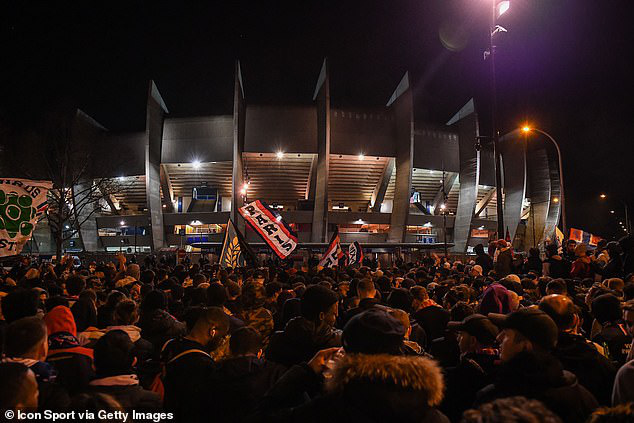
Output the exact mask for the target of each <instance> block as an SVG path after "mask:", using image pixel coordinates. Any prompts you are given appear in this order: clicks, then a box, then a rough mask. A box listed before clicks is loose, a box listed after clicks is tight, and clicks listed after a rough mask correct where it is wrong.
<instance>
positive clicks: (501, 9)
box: [497, 1, 511, 18]
mask: <svg viewBox="0 0 634 423" xmlns="http://www.w3.org/2000/svg"><path fill="white" fill-rule="evenodd" d="M510 7H511V2H510V1H501V2H500V3H498V5H497V9H498V13H497V15H498V18H499V17H500V16H502V15H503V14H505V13H506V12H508V10H509V8H510Z"/></svg>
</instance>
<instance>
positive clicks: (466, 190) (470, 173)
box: [447, 99, 480, 254]
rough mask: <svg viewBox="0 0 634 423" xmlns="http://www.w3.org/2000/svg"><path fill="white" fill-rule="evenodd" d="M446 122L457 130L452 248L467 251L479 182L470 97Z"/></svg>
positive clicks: (476, 131)
mask: <svg viewBox="0 0 634 423" xmlns="http://www.w3.org/2000/svg"><path fill="white" fill-rule="evenodd" d="M447 125H451V126H453V127H454V128H455V129H456V130H457V131H458V143H459V144H458V147H459V155H458V156H459V159H460V169H459V173H460V176H459V178H460V193H459V196H458V208H457V210H456V219H455V221H454V228H453V242H454V247H453V250H454V251H455V252H456V253H460V254H463V253H466V252H467V245H468V244H469V238H470V237H471V221H472V220H473V215H474V213H475V208H476V202H477V200H478V185H479V184H480V152H479V151H478V150H476V148H475V145H476V142H477V137H478V136H479V128H478V115H477V114H476V111H475V105H474V102H473V99H471V100H469V101H468V102H467V104H465V105H464V106H463V107H462V109H460V111H458V113H456V115H455V116H454V117H453V118H452V119H451V120H450V121H449V122H447Z"/></svg>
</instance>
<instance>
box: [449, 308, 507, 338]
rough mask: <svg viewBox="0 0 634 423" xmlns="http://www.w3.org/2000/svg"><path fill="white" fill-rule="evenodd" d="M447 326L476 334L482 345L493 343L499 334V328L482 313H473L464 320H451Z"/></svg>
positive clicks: (472, 334)
mask: <svg viewBox="0 0 634 423" xmlns="http://www.w3.org/2000/svg"><path fill="white" fill-rule="evenodd" d="M447 327H448V328H450V329H454V330H456V331H459V332H466V333H468V334H469V335H471V336H474V337H475V338H476V339H477V340H478V342H479V343H480V344H482V345H493V344H494V343H495V338H496V337H497V335H498V328H497V327H496V326H495V325H494V324H493V323H492V322H491V321H490V320H489V318H488V317H486V316H483V315H481V314H472V315H470V316H467V317H465V319H464V320H463V321H462V322H449V323H447Z"/></svg>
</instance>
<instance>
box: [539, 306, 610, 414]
mask: <svg viewBox="0 0 634 423" xmlns="http://www.w3.org/2000/svg"><path fill="white" fill-rule="evenodd" d="M539 309H540V310H542V311H544V312H545V313H546V314H548V315H549V316H550V317H551V319H553V321H554V322H555V324H556V325H557V328H558V330H559V335H558V337H557V346H556V347H555V349H554V351H553V354H554V355H555V357H557V358H558V359H559V361H560V362H561V364H562V365H563V367H564V369H565V370H568V371H569V372H572V373H574V374H575V376H577V379H579V383H581V384H582V385H583V386H584V387H585V388H587V389H588V390H589V391H590V392H592V394H593V395H594V396H595V398H596V399H597V401H598V402H599V404H600V405H603V406H607V405H610V393H611V391H612V384H613V382H614V377H615V375H616V367H615V366H614V365H613V364H612V362H611V361H610V360H608V359H607V358H606V357H604V356H603V355H601V354H600V353H599V351H598V350H597V348H596V346H595V345H594V344H593V343H592V342H590V341H589V340H587V339H586V338H585V337H584V336H582V335H580V334H579V332H578V327H579V324H580V318H579V311H578V309H577V306H575V305H574V303H573V302H572V300H571V299H570V298H569V297H567V296H565V295H557V294H555V295H548V296H546V297H544V298H543V299H542V300H541V302H540V303H539Z"/></svg>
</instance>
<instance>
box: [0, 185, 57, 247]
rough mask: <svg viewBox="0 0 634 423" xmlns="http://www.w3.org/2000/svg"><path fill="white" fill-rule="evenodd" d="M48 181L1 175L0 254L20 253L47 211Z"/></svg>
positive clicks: (49, 186) (50, 186) (49, 187)
mask: <svg viewBox="0 0 634 423" xmlns="http://www.w3.org/2000/svg"><path fill="white" fill-rule="evenodd" d="M52 187H53V184H52V183H51V182H48V181H31V180H28V179H14V178H0V257H6V256H13V255H16V254H20V252H21V251H22V248H23V247H24V245H25V244H26V243H27V242H28V240H29V239H31V236H32V235H33V231H34V230H35V226H36V225H37V222H38V221H39V220H40V217H41V216H43V215H44V212H45V211H46V207H47V204H46V195H47V194H48V190H50V189H51V188H52Z"/></svg>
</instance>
